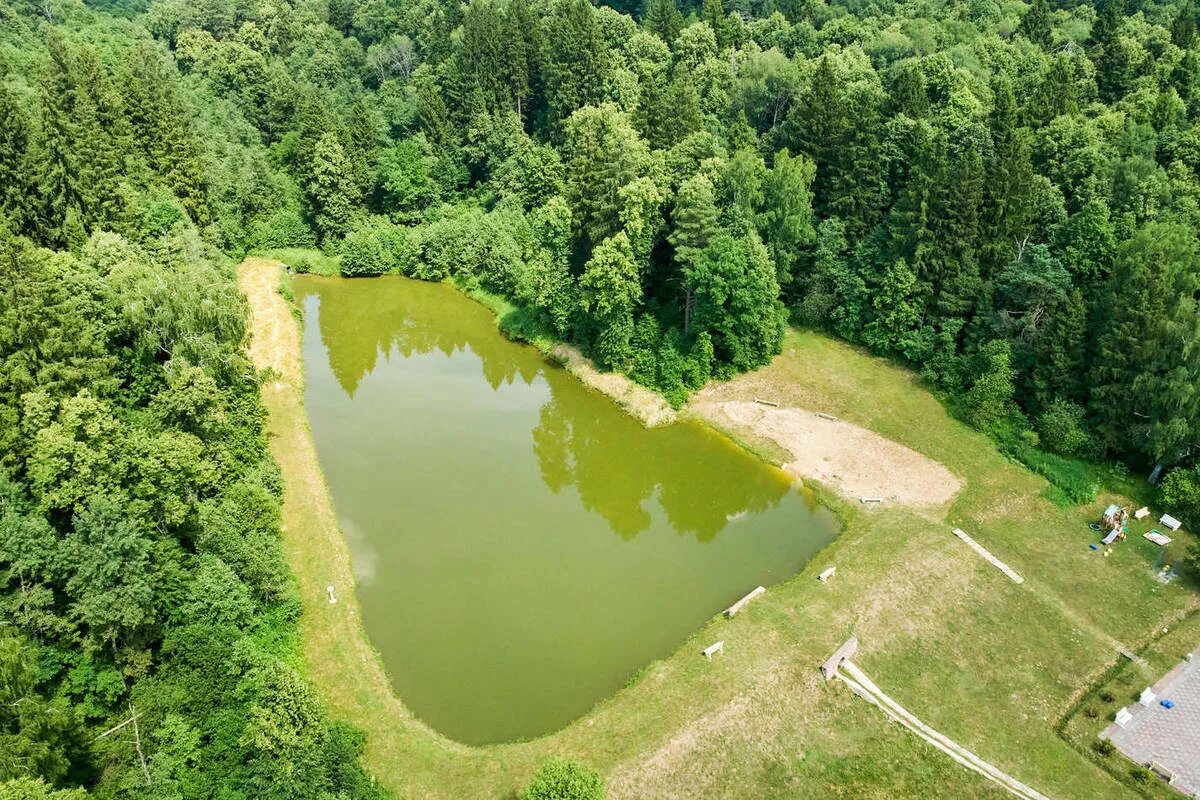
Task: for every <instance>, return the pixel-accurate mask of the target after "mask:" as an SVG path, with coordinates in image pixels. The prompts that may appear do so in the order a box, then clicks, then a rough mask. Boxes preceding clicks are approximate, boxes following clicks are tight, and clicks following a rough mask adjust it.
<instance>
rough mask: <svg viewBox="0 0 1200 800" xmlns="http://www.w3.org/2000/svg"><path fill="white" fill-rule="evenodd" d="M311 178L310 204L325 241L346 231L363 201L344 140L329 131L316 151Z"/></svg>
mask: <svg viewBox="0 0 1200 800" xmlns="http://www.w3.org/2000/svg"><path fill="white" fill-rule="evenodd" d="M310 168H311V170H312V172H311V175H310V176H309V179H308V186H307V189H308V208H309V215H310V217H311V218H312V221H313V225H314V227H315V228H316V229H317V232H318V233H320V234H321V237H322V238H323V239H324V240H325V241H327V242H328V241H330V240H332V239H334V238H336V237H339V236H341V235H343V234H344V233H345V232H346V229H347V228H348V227H349V224H350V218H351V217H352V216H353V214H354V209H355V208H356V207H357V205H358V202H359V199H360V198H359V196H358V191H357V188H356V187H355V183H354V174H353V170H352V167H351V164H350V161H349V159H347V158H346V152H345V150H344V149H343V147H342V144H341V142H339V141H338V138H337V137H336V136H334V135H333V134H332V133H327V134H325V135H324V136H322V137H321V140H320V141H319V142H317V147H316V149H315V150H314V151H313V157H312V163H311V167H310Z"/></svg>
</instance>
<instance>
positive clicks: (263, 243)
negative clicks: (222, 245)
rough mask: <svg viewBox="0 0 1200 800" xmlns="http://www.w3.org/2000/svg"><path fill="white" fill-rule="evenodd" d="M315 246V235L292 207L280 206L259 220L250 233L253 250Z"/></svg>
mask: <svg viewBox="0 0 1200 800" xmlns="http://www.w3.org/2000/svg"><path fill="white" fill-rule="evenodd" d="M316 246H317V235H316V234H315V233H313V232H312V228H310V227H308V224H307V223H305V221H304V220H303V219H302V218H301V217H300V212H299V211H298V210H296V209H294V208H281V209H279V210H278V211H276V212H275V213H274V214H272V215H271V216H269V217H267V218H266V219H264V220H260V221H259V222H257V223H255V225H254V228H253V230H252V231H251V234H250V247H251V248H252V249H255V250H265V249H271V248H277V247H316Z"/></svg>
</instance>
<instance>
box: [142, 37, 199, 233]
mask: <svg viewBox="0 0 1200 800" xmlns="http://www.w3.org/2000/svg"><path fill="white" fill-rule="evenodd" d="M175 80H176V78H175V74H174V72H173V71H172V70H169V69H168V68H167V67H166V65H165V63H164V62H163V60H162V58H161V57H160V56H159V54H158V51H157V50H156V49H155V48H154V47H153V46H152V45H150V44H142V45H140V46H138V47H137V48H136V49H135V50H134V51H133V52H132V53H131V54H130V57H129V61H128V63H127V64H126V70H125V73H124V75H123V80H122V83H121V91H122V96H123V100H124V106H125V113H126V115H127V117H128V119H129V122H130V125H131V128H132V133H133V139H134V142H135V143H136V145H137V147H138V149H140V150H141V152H142V153H143V154H145V156H146V159H147V161H148V162H149V164H150V167H151V168H152V169H153V170H154V171H155V172H157V173H158V174H159V175H161V176H162V177H163V179H164V180H165V181H166V183H167V185H168V186H169V187H170V188H171V191H172V192H174V194H175V196H176V197H178V198H179V199H180V201H181V202H182V203H183V205H184V207H185V208H186V209H187V210H188V212H189V213H190V214H191V215H192V218H193V219H194V220H195V221H196V223H197V224H199V225H204V224H206V223H207V222H208V206H207V198H206V196H205V194H206V193H205V186H204V170H203V165H202V164H201V162H200V154H199V147H198V145H197V143H196V141H195V138H194V135H193V134H192V132H191V131H190V130H189V129H188V127H187V112H186V110H185V108H184V105H183V103H182V102H181V101H180V99H179V95H178V90H177V87H176V85H175Z"/></svg>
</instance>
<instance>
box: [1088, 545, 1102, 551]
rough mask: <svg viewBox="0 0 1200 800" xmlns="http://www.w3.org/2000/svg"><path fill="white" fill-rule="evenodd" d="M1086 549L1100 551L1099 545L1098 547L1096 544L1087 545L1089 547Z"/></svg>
mask: <svg viewBox="0 0 1200 800" xmlns="http://www.w3.org/2000/svg"><path fill="white" fill-rule="evenodd" d="M1088 547H1090V548H1092V549H1093V550H1099V549H1100V545H1098V544H1089V545H1088Z"/></svg>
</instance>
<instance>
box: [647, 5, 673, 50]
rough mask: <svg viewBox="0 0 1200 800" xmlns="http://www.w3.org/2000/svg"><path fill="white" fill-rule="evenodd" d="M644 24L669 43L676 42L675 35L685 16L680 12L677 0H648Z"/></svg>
mask: <svg viewBox="0 0 1200 800" xmlns="http://www.w3.org/2000/svg"><path fill="white" fill-rule="evenodd" d="M642 25H643V26H644V27H645V28H646V30H648V31H650V32H651V33H655V34H658V38H660V39H662V40H663V41H664V42H666V43H667V44H668V45H672V44H674V43H675V37H676V36H678V35H679V30H680V29H681V28H682V27H683V16H682V15H681V14H680V13H679V6H678V5H676V0H646V12H645V14H644V15H643V17H642Z"/></svg>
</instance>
